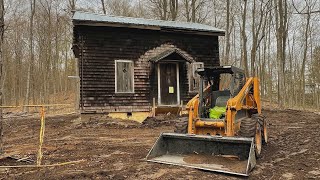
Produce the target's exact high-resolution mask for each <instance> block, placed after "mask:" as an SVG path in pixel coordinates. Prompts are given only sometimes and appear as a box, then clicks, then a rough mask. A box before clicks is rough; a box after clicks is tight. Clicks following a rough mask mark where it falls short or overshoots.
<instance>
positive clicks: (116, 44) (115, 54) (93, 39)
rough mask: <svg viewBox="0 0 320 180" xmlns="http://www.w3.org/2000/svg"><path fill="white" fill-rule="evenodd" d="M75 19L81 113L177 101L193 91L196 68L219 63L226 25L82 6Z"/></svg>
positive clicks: (130, 110)
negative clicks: (103, 12)
mask: <svg viewBox="0 0 320 180" xmlns="http://www.w3.org/2000/svg"><path fill="white" fill-rule="evenodd" d="M73 25H74V42H73V43H74V44H73V51H74V54H75V57H76V58H77V59H78V67H79V76H80V103H79V104H80V109H81V112H82V113H86V112H88V113H90V112H107V113H111V112H123V113H128V114H130V115H131V113H133V112H150V111H151V110H152V109H153V108H152V107H153V104H154V103H153V102H154V101H155V106H156V107H157V109H160V108H161V107H179V106H180V104H181V102H183V104H186V103H187V102H188V101H189V100H190V99H191V98H192V97H194V96H195V95H196V94H197V90H198V84H199V77H198V76H197V75H196V74H195V73H194V71H195V70H196V69H197V68H199V67H203V66H205V67H208V66H217V65H219V64H220V63H219V43H218V36H223V35H224V31H223V30H220V29H217V28H214V27H211V26H208V25H203V24H197V23H188V22H177V21H162V20H150V19H141V18H131V17H116V16H107V15H100V14H93V13H85V12H75V13H74V16H73Z"/></svg>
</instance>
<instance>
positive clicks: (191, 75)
mask: <svg viewBox="0 0 320 180" xmlns="http://www.w3.org/2000/svg"><path fill="white" fill-rule="evenodd" d="M196 64H201V65H202V67H204V63H203V62H193V63H190V66H191V68H189V71H190V69H191V72H190V73H189V77H188V79H189V92H192V93H195V92H198V91H194V90H191V83H190V82H191V79H190V78H193V77H194V74H195V70H196V69H193V68H194V65H196Z"/></svg>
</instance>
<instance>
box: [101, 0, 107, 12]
mask: <svg viewBox="0 0 320 180" xmlns="http://www.w3.org/2000/svg"><path fill="white" fill-rule="evenodd" d="M101 6H102V11H103V14H107V11H106V6H105V4H104V0H101Z"/></svg>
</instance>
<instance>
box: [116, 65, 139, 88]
mask: <svg viewBox="0 0 320 180" xmlns="http://www.w3.org/2000/svg"><path fill="white" fill-rule="evenodd" d="M117 63H132V70H131V71H132V72H131V75H132V78H131V79H132V91H131V92H118V88H117V86H118V83H117V80H118V79H117V78H118V77H117V74H118V72H117ZM114 72H115V74H114V85H115V86H114V92H115V93H116V94H132V93H135V91H134V61H133V60H124V59H118V60H114Z"/></svg>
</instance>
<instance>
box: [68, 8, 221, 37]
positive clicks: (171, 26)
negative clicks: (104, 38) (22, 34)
mask: <svg viewBox="0 0 320 180" xmlns="http://www.w3.org/2000/svg"><path fill="white" fill-rule="evenodd" d="M72 20H73V23H74V24H75V25H89V26H111V27H127V28H138V29H151V30H160V31H170V30H171V31H181V32H188V33H198V34H199V33H200V34H201V33H202V34H207V35H216V36H223V35H224V34H225V31H224V30H222V29H218V28H215V27H212V26H209V25H205V24H199V23H191V22H181V21H164V20H154V19H143V18H133V17H122V16H110V15H104V14H95V13H88V12H81V11H76V12H75V13H74V15H73V17H72Z"/></svg>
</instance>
